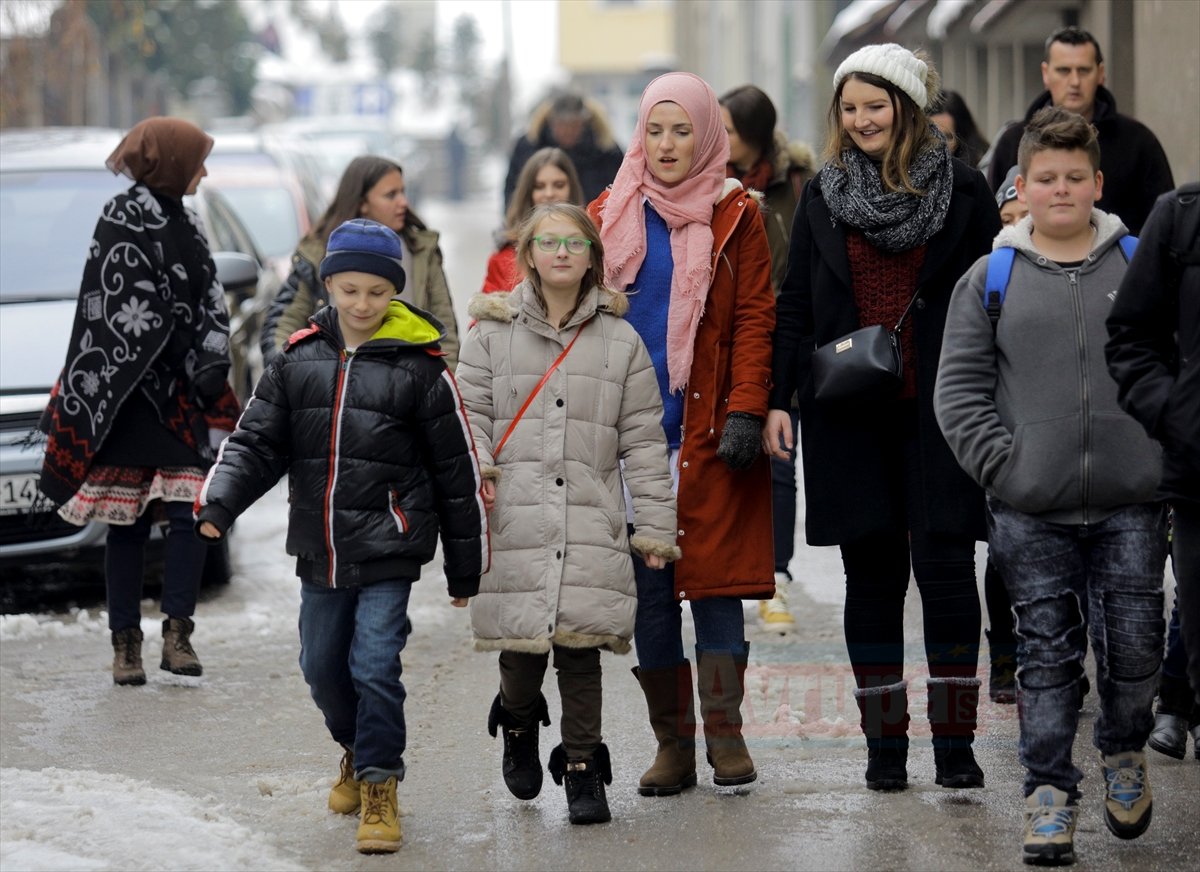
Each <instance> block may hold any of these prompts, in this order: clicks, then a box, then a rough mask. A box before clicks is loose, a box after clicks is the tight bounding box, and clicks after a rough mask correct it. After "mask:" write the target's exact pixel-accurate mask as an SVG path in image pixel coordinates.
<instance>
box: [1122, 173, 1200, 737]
mask: <svg viewBox="0 0 1200 872" xmlns="http://www.w3.org/2000/svg"><path fill="white" fill-rule="evenodd" d="M1108 335H1109V340H1108V344H1107V345H1106V346H1105V352H1106V354H1107V356H1108V368H1109V371H1110V372H1111V373H1112V375H1113V378H1115V379H1116V380H1117V386H1118V397H1117V398H1118V400H1119V401H1120V403H1121V406H1122V408H1124V409H1125V411H1127V412H1128V413H1129V414H1131V415H1132V416H1133V417H1135V418H1137V419H1138V421H1140V422H1141V423H1142V426H1143V427H1145V428H1146V431H1147V432H1148V433H1149V434H1150V435H1151V436H1153V437H1154V438H1155V439H1157V440H1159V441H1160V442H1161V443H1162V445H1163V454H1164V459H1163V480H1162V485H1161V488H1160V496H1161V498H1163V499H1165V500H1167V501H1168V502H1169V503H1170V504H1171V507H1172V509H1173V510H1174V513H1175V514H1174V527H1173V538H1172V546H1171V547H1172V555H1173V557H1174V564H1175V584H1176V589H1177V591H1178V595H1179V612H1180V627H1181V632H1182V634H1183V644H1184V648H1185V649H1186V650H1187V656H1188V678H1189V679H1190V681H1191V686H1192V688H1193V689H1195V688H1200V183H1196V182H1193V183H1191V184H1188V185H1184V186H1182V187H1181V188H1179V189H1178V190H1177V191H1174V192H1172V193H1169V194H1164V195H1163V196H1162V197H1160V198H1159V199H1158V203H1157V204H1156V205H1155V207H1154V211H1153V212H1151V213H1150V218H1149V220H1148V221H1147V222H1146V226H1145V228H1144V229H1143V231H1142V237H1141V241H1140V243H1139V244H1138V249H1137V254H1136V255H1134V258H1133V261H1132V262H1131V263H1130V264H1129V270H1128V271H1127V272H1126V273H1125V279H1124V280H1123V281H1122V282H1121V286H1120V290H1118V291H1117V300H1116V302H1115V303H1114V304H1113V307H1112V311H1111V312H1110V313H1109V316H1108ZM1194 735H1195V734H1194Z"/></svg>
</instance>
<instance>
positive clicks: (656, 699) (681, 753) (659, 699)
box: [633, 660, 696, 796]
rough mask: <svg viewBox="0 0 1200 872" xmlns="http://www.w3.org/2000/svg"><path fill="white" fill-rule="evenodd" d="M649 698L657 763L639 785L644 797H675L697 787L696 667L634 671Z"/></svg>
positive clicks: (687, 665)
mask: <svg viewBox="0 0 1200 872" xmlns="http://www.w3.org/2000/svg"><path fill="white" fill-rule="evenodd" d="M633 674H634V676H635V677H636V678H637V680H638V684H640V685H641V686H642V693H644V694H645V695H646V708H647V709H648V710H649V712H650V728H651V729H652V730H654V738H656V739H657V740H658V752H657V753H656V754H655V756H654V763H653V764H651V766H650V768H649V769H647V770H646V772H645V774H644V775H643V776H642V779H641V781H639V782H638V793H640V794H641V795H642V796H674V795H675V794H677V793H679V792H681V791H683V790H684V789H686V788H688V787H695V785H696V711H695V708H694V706H693V702H692V700H693V697H692V664H690V663H688V661H686V660H684V661H683V662H682V663H680V664H679V665H678V666H669V667H667V668H666V669H641V668H639V667H636V666H635V667H634V668H633Z"/></svg>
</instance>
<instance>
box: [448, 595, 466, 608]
mask: <svg viewBox="0 0 1200 872" xmlns="http://www.w3.org/2000/svg"><path fill="white" fill-rule="evenodd" d="M469 602H470V600H469V599H467V598H466V597H465V596H452V597H450V605H452V606H454V607H455V608H456V609H465V608H466V607H467V603H469Z"/></svg>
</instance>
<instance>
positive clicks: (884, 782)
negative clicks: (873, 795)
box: [867, 778, 908, 791]
mask: <svg viewBox="0 0 1200 872" xmlns="http://www.w3.org/2000/svg"><path fill="white" fill-rule="evenodd" d="M867 790H884V791H895V790H908V779H907V778H904V779H901V778H877V779H876V780H874V781H868V782H867Z"/></svg>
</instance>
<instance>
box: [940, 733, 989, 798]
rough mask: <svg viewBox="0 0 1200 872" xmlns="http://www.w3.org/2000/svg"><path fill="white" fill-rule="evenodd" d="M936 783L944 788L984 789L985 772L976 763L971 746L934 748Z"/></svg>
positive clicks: (959, 745) (958, 745)
mask: <svg viewBox="0 0 1200 872" xmlns="http://www.w3.org/2000/svg"><path fill="white" fill-rule="evenodd" d="M933 768H934V771H935V772H936V773H937V775H936V777H935V778H934V782H935V783H937V784H940V785H941V786H942V787H949V788H959V789H961V788H967V787H983V770H982V769H980V768H979V764H978V763H976V762H975V752H974V751H972V750H971V746H970V745H969V744H955V745H951V746H949V747H938V746H937V745H935V746H934V748H933Z"/></svg>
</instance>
